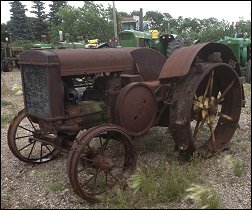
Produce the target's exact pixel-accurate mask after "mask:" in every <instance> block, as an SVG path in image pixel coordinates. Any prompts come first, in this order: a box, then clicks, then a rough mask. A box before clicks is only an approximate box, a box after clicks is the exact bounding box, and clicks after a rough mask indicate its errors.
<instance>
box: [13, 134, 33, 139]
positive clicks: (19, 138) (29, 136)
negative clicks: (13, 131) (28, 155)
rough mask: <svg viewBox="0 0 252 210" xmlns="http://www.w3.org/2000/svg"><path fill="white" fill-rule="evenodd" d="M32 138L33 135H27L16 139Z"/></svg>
mask: <svg viewBox="0 0 252 210" xmlns="http://www.w3.org/2000/svg"><path fill="white" fill-rule="evenodd" d="M31 136H33V135H32V134H31V135H27V136H19V137H15V139H22V138H26V137H31Z"/></svg>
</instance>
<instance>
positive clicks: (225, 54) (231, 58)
mask: <svg viewBox="0 0 252 210" xmlns="http://www.w3.org/2000/svg"><path fill="white" fill-rule="evenodd" d="M215 52H220V55H221V59H222V62H224V63H227V64H230V63H233V64H235V70H236V72H237V74H238V75H241V72H240V67H239V65H238V63H237V60H236V58H235V55H234V54H233V52H232V50H231V49H230V48H229V47H228V46H226V45H223V44H219V43H203V44H197V45H192V46H189V47H182V48H180V49H178V50H176V52H174V53H173V54H172V55H171V56H170V57H169V59H167V61H166V63H165V64H164V66H163V68H162V70H161V72H160V75H159V79H161V80H162V79H167V78H172V77H181V76H185V75H186V74H187V73H188V72H189V70H190V68H191V66H193V65H196V64H197V63H200V62H207V61H208V62H213V61H214V62H216V61H217V62H218V61H219V60H218V59H215V60H213V56H212V54H213V53H215ZM232 67H233V66H232Z"/></svg>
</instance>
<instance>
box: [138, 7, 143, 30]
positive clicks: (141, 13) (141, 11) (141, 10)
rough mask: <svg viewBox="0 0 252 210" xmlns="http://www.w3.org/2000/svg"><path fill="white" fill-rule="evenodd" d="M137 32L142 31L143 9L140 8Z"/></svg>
mask: <svg viewBox="0 0 252 210" xmlns="http://www.w3.org/2000/svg"><path fill="white" fill-rule="evenodd" d="M139 30H140V31H143V8H140V15H139Z"/></svg>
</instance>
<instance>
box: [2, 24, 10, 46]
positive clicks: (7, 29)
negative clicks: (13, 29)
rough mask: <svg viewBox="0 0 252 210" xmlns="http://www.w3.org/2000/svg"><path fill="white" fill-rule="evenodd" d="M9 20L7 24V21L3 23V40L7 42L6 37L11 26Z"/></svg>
mask: <svg viewBox="0 0 252 210" xmlns="http://www.w3.org/2000/svg"><path fill="white" fill-rule="evenodd" d="M9 23H10V22H9V21H8V22H7V23H6V24H5V23H2V24H1V42H5V41H6V40H5V37H6V35H7V34H6V32H7V33H8V31H9V28H10V26H9Z"/></svg>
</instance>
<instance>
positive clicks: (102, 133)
mask: <svg viewBox="0 0 252 210" xmlns="http://www.w3.org/2000/svg"><path fill="white" fill-rule="evenodd" d="M135 167H136V152H135V147H134V145H133V142H132V140H131V138H130V136H129V135H128V134H127V132H126V131H125V130H124V129H123V128H121V127H119V126H116V125H112V124H111V125H101V126H97V127H94V128H91V129H89V130H88V131H87V132H85V133H83V134H82V135H81V136H80V137H79V138H78V139H77V141H76V142H75V143H74V144H73V146H72V148H71V150H70V152H69V156H68V164H67V171H68V177H69V180H70V184H71V185H72V187H73V189H74V191H75V192H76V193H77V194H78V195H79V196H80V197H81V198H83V199H85V200H87V201H89V202H95V201H97V198H96V196H97V195H99V194H101V193H104V192H106V191H107V190H108V189H110V190H112V189H113V187H116V186H117V187H119V188H121V189H123V188H125V187H126V185H127V182H126V179H127V178H128V177H129V175H130V174H131V173H132V172H133V171H134V169H135ZM85 174H86V175H85ZM91 180H93V181H91ZM99 183H100V184H99Z"/></svg>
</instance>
